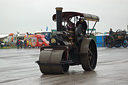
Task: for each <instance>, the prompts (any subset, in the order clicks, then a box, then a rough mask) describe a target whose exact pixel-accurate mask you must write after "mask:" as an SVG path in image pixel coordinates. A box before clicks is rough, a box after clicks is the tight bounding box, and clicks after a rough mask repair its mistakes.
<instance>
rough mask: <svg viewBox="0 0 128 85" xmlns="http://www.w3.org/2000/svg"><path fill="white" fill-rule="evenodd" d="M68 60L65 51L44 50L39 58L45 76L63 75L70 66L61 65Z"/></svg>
mask: <svg viewBox="0 0 128 85" xmlns="http://www.w3.org/2000/svg"><path fill="white" fill-rule="evenodd" d="M65 60H66V56H65V51H64V50H42V51H41V53H40V56H39V63H38V64H39V67H40V71H41V72H42V73H44V74H52V73H55V74H56V73H57V74H59V73H60V74H62V73H66V72H67V71H68V69H69V64H65V63H61V62H62V61H65Z"/></svg>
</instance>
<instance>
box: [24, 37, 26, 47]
mask: <svg viewBox="0 0 128 85" xmlns="http://www.w3.org/2000/svg"><path fill="white" fill-rule="evenodd" d="M26 46H27V40H26V39H25V40H24V48H26Z"/></svg>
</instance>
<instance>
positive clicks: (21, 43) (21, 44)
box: [19, 40, 23, 49]
mask: <svg viewBox="0 0 128 85" xmlns="http://www.w3.org/2000/svg"><path fill="white" fill-rule="evenodd" d="M19 43H20V48H21V49H22V46H23V42H22V40H20V42H19Z"/></svg>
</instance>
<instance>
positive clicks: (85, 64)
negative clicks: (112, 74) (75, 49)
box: [80, 39, 97, 71]
mask: <svg viewBox="0 0 128 85" xmlns="http://www.w3.org/2000/svg"><path fill="white" fill-rule="evenodd" d="M80 51H81V53H85V54H86V55H83V56H81V57H80V62H81V65H82V68H83V69H84V70H85V71H93V70H94V69H95V67H96V64H97V47H96V44H95V41H94V40H93V39H84V40H83V41H82V44H81V50H80Z"/></svg>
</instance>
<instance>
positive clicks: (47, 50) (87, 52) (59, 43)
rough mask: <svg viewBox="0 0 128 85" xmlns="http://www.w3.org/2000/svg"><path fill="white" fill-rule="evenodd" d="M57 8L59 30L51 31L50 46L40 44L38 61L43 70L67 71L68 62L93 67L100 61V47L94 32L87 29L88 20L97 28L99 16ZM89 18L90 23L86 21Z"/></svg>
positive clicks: (50, 71) (87, 69)
mask: <svg viewBox="0 0 128 85" xmlns="http://www.w3.org/2000/svg"><path fill="white" fill-rule="evenodd" d="M62 9H63V8H62V7H57V8H56V14H54V15H53V17H52V19H53V21H55V22H56V23H57V30H56V31H53V32H52V36H51V38H50V40H49V43H50V44H49V46H46V47H41V48H40V56H39V60H38V61H36V62H37V63H38V65H39V68H40V71H41V72H42V73H43V74H64V73H66V72H68V70H69V66H73V65H82V68H83V69H84V70H85V71H93V70H94V69H95V67H96V64H97V47H96V43H95V41H94V40H93V39H91V38H90V35H91V33H92V32H90V33H89V32H86V30H87V29H88V28H89V22H90V21H93V22H95V23H94V26H93V28H92V29H94V27H95V25H96V23H97V22H98V21H99V17H98V16H96V15H91V14H85V13H79V12H62ZM86 22H88V24H87V23H86Z"/></svg>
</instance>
